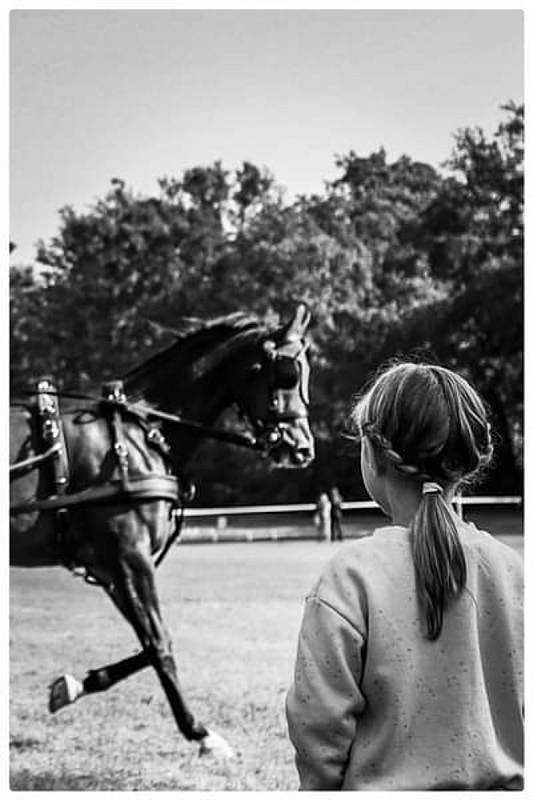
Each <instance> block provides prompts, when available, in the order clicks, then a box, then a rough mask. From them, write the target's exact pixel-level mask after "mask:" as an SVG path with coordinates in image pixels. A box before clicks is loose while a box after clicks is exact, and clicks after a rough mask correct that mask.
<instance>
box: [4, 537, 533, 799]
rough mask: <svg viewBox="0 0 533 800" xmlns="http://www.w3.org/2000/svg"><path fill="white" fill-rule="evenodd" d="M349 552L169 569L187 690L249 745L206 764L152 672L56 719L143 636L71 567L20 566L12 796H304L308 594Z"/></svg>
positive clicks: (260, 549)
mask: <svg viewBox="0 0 533 800" xmlns="http://www.w3.org/2000/svg"><path fill="white" fill-rule="evenodd" d="M503 533H504V534H505V539H506V540H507V541H508V542H509V543H510V544H511V546H514V547H517V548H518V549H519V550H520V549H521V548H522V541H523V540H522V537H521V536H519V535H516V534H509V533H508V531H507V530H506V529H504V530H503ZM338 546H339V545H336V544H335V545H331V544H326V543H322V544H319V543H317V542H314V541H301V542H297V541H286V542H255V543H225V544H218V545H212V544H199V545H194V546H193V545H187V544H182V545H180V546H178V547H176V548H173V550H172V551H171V552H170V553H169V555H168V557H167V559H166V561H165V563H164V564H163V565H162V567H161V568H160V570H159V576H158V585H159V589H160V596H161V601H162V607H163V613H164V615H165V619H166V622H167V625H168V627H169V629H170V631H171V634H172V636H173V640H174V650H175V655H176V658H177V661H178V669H179V673H180V677H181V682H182V686H183V688H184V692H185V696H186V697H187V699H188V701H189V703H190V705H191V707H192V708H193V710H194V712H195V713H196V714H197V715H198V717H199V718H200V719H201V720H202V721H203V722H204V723H205V724H207V725H208V726H209V727H212V728H213V729H215V730H216V731H218V732H219V733H221V734H222V735H224V736H225V737H226V739H227V740H228V741H229V742H230V744H231V745H232V746H233V748H234V749H235V750H236V751H237V757H236V759H235V760H234V761H233V762H222V761H218V760H216V759H214V758H211V757H204V758H200V757H199V756H198V754H197V748H196V746H195V745H193V744H188V743H187V742H186V741H185V740H184V739H182V738H181V737H180V736H179V734H178V733H177V730H176V729H175V725H174V722H173V719H172V717H171V715H170V712H169V709H168V707H167V704H166V700H165V699H164V696H163V693H162V690H161V689H160V686H159V683H158V681H157V679H156V678H155V676H154V675H153V673H152V672H151V671H150V670H146V671H144V672H142V673H139V674H138V675H136V676H133V677H131V678H130V679H128V680H127V681H125V682H123V683H122V684H119V685H117V686H116V687H114V688H113V689H111V690H109V691H108V692H106V693H102V694H99V695H93V696H92V697H87V698H82V699H81V700H79V701H78V703H77V704H75V705H73V706H70V707H69V708H66V709H63V710H62V711H60V712H59V713H58V714H56V715H54V716H52V715H50V714H49V713H48V710H47V699H48V691H47V687H48V684H49V683H50V681H51V680H52V679H54V678H56V677H58V676H59V675H60V674H62V672H64V671H69V672H72V673H73V674H75V675H76V676H77V677H82V676H84V675H85V672H86V671H87V669H89V668H95V667H97V666H102V665H104V664H106V663H109V662H110V661H113V660H117V659H119V658H123V657H125V656H127V655H129V654H130V653H132V652H133V651H134V650H135V649H137V644H136V640H135V638H134V635H133V633H132V632H131V631H130V629H129V628H128V626H127V625H126V623H125V622H124V621H123V620H122V619H121V618H120V617H119V615H118V613H117V612H116V611H115V610H114V608H112V606H111V604H110V602H109V600H108V599H107V598H106V597H105V595H104V593H103V592H102V591H101V590H100V589H98V588H93V587H89V586H87V585H86V584H84V583H83V581H81V580H80V579H79V578H75V577H73V576H72V575H70V574H69V573H68V572H66V571H65V570H62V569H59V568H57V569H41V570H24V569H12V570H11V572H10V580H11V585H10V592H11V625H10V640H11V641H10V663H11V672H10V785H11V789H13V790H48V791H50V790H70V791H79V790H95V791H104V790H146V791H148V790H174V791H178V790H197V791H202V790H239V791H246V790H248V791H255V790H258V791H274V790H277V791H285V790H295V789H297V777H296V772H295V769H294V766H293V758H292V752H291V747H290V743H289V740H288V737H287V732H286V724H285V717H284V701H285V694H286V691H287V689H288V686H289V683H290V681H291V678H292V668H293V661H294V655H295V644H296V637H297V632H298V627H299V623H300V618H301V612H302V606H303V600H304V596H305V594H306V592H307V590H308V589H309V587H310V584H311V583H312V581H313V579H314V577H315V576H316V575H317V573H318V572H319V570H320V568H321V566H322V564H323V563H324V561H325V560H326V559H327V558H329V557H330V555H331V554H332V553H333V552H334V550H335V548H336V547H338Z"/></svg>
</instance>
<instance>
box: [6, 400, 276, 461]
mask: <svg viewBox="0 0 533 800" xmlns="http://www.w3.org/2000/svg"><path fill="white" fill-rule="evenodd" d="M21 394H27V395H29V396H34V395H35V391H32V390H31V389H28V390H23V391H22V392H21ZM49 394H54V395H55V396H56V397H58V398H60V397H64V398H66V399H69V400H86V401H88V402H90V403H99V404H102V403H104V404H108V405H110V406H115V407H117V406H118V407H120V408H122V409H123V410H124V411H128V412H130V413H132V414H135V415H137V416H139V417H144V418H150V417H151V418H153V419H161V420H163V421H165V422H172V423H173V424H174V425H179V426H181V427H183V428H187V429H188V430H191V431H196V432H197V433H198V434H202V435H204V436H207V437H209V438H211V439H217V440H218V441H220V442H229V443H230V444H235V445H239V446H240V447H247V448H249V449H251V450H265V445H264V444H263V443H262V442H260V441H259V440H258V439H257V438H256V437H255V436H252V434H249V433H236V432H234V431H224V430H222V429H220V428H213V427H210V426H209V425H203V424H202V423H201V422H195V421H193V420H189V419H184V418H183V417H180V416H179V415H178V414H170V413H169V412H168V411H159V410H158V409H155V408H150V406H145V405H142V403H130V402H128V401H127V400H116V399H109V398H105V397H94V396H92V395H88V394H75V393H70V392H59V391H53V392H49ZM11 405H13V406H16V405H24V403H22V402H20V403H18V402H13V403H11ZM13 466H14V467H17V466H18V464H14V465H13Z"/></svg>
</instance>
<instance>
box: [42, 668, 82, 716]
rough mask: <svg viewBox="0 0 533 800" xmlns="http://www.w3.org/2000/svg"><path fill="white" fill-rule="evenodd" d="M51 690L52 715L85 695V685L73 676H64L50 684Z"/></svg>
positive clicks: (49, 702) (50, 705)
mask: <svg viewBox="0 0 533 800" xmlns="http://www.w3.org/2000/svg"><path fill="white" fill-rule="evenodd" d="M49 689H50V696H49V700H48V710H49V711H50V713H51V714H55V712H56V711H59V709H60V708H64V706H68V705H70V704H71V703H74V702H75V701H76V700H77V699H78V697H81V696H82V694H83V685H82V684H81V683H80V682H79V681H78V680H77V679H76V678H74V676H73V675H62V676H61V677H60V678H58V679H57V680H55V681H54V682H53V683H51V684H50V687H49Z"/></svg>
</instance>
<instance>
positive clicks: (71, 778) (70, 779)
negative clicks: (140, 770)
mask: <svg viewBox="0 0 533 800" xmlns="http://www.w3.org/2000/svg"><path fill="white" fill-rule="evenodd" d="M102 786H105V788H106V790H110V791H113V790H116V791H120V790H122V789H123V788H124V783H123V782H122V781H121V780H120V779H119V776H112V775H107V776H103V775H98V776H96V775H83V774H77V775H76V774H67V773H64V772H48V771H46V772H41V773H39V772H31V771H30V770H27V769H19V770H13V771H12V773H11V775H10V780H9V787H10V789H11V791H12V792H17V791H19V792H26V791H31V792H38V791H58V790H59V791H64V790H67V791H68V790H70V791H74V792H83V791H88V790H98V789H101V788H102Z"/></svg>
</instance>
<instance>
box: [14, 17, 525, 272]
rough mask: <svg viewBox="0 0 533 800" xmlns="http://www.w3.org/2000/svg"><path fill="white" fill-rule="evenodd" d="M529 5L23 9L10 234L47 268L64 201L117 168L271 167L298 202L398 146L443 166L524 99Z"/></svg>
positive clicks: (21, 258) (141, 180) (152, 175)
mask: <svg viewBox="0 0 533 800" xmlns="http://www.w3.org/2000/svg"><path fill="white" fill-rule="evenodd" d="M523 26H524V21H523V12H522V11H521V10H520V9H517V10H506V9H503V10H489V9H478V10H432V9H430V8H428V9H425V10H424V9H423V10H405V9H403V10H361V9H346V10H337V11H333V10H312V9H301V10H285V11H281V10H277V11H276V10H251V9H249V10H210V11H209V10H198V9H196V10H178V9H174V10H159V11H147V10H144V11H143V10H114V11H110V10H22V9H13V10H11V13H10V18H9V47H10V52H9V205H10V219H9V237H10V239H11V240H12V241H14V242H15V243H16V245H17V249H16V250H15V251H14V253H13V254H12V256H11V259H10V262H11V263H12V264H29V263H32V262H33V260H34V257H35V252H36V247H35V246H36V242H37V241H38V240H39V239H43V240H44V241H45V243H46V242H48V241H49V240H50V238H51V237H52V236H54V235H55V234H56V233H57V232H58V230H59V225H60V217H59V209H60V208H62V207H64V206H66V205H70V206H73V207H74V208H75V209H76V210H78V211H89V210H90V208H91V206H93V205H94V203H95V202H96V201H97V200H98V199H99V198H102V197H104V196H105V194H106V193H107V191H108V190H109V188H110V181H111V179H112V178H115V177H117V178H122V179H123V180H124V181H125V182H126V184H127V186H128V187H130V188H131V189H133V190H134V191H135V192H136V193H139V194H143V195H148V194H157V192H158V185H157V179H159V178H162V177H165V176H174V177H179V176H180V175H181V174H182V172H183V171H184V170H185V169H188V168H190V167H193V166H197V165H208V164H212V163H213V162H214V161H215V160H220V161H222V164H223V166H224V167H225V168H226V169H229V170H234V169H236V168H238V167H239V166H240V165H241V164H242V162H243V161H244V160H248V161H252V162H253V163H254V164H256V165H258V166H260V167H267V168H268V169H269V170H270V171H271V172H272V173H273V175H274V177H275V179H276V182H277V183H279V184H281V185H282V186H284V187H285V188H286V191H287V199H289V200H290V198H292V197H294V196H295V195H297V194H302V193H304V194H307V193H312V192H318V193H320V192H322V191H323V189H324V183H325V181H328V180H331V179H333V178H334V177H335V176H336V175H337V174H338V171H337V170H336V168H335V157H336V156H337V155H344V154H347V153H348V152H349V151H350V150H353V151H355V152H356V153H357V154H358V155H359V156H366V155H369V154H370V153H371V152H375V151H376V150H377V149H379V148H380V147H384V148H385V151H386V153H387V156H388V159H389V161H393V160H395V159H397V158H398V157H399V156H401V155H403V154H406V155H408V156H410V157H411V158H413V159H415V160H418V161H424V162H427V163H429V164H432V165H433V166H435V167H441V165H442V164H443V162H444V161H445V160H446V159H447V158H448V157H449V156H450V154H451V152H452V149H453V144H454V139H453V134H454V133H455V132H457V131H458V130H459V129H460V128H465V127H472V126H479V127H481V128H482V129H483V130H484V131H485V132H486V133H487V134H488V135H492V134H493V133H494V132H495V130H496V128H497V126H498V124H499V122H501V121H502V120H503V118H504V112H502V110H501V106H502V105H504V104H505V103H506V102H507V101H509V100H513V101H514V102H517V103H520V102H523V100H524V86H523V81H524V63H523V59H524V48H523V35H524V27H523Z"/></svg>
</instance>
